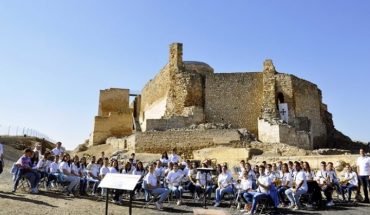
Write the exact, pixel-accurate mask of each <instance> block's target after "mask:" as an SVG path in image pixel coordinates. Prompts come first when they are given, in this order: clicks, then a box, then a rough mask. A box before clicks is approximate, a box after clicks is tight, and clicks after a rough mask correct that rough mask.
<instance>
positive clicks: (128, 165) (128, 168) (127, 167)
mask: <svg viewBox="0 0 370 215" xmlns="http://www.w3.org/2000/svg"><path fill="white" fill-rule="evenodd" d="M130 169H131V163H130V162H126V164H125V170H130Z"/></svg>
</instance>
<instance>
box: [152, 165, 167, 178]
mask: <svg viewBox="0 0 370 215" xmlns="http://www.w3.org/2000/svg"><path fill="white" fill-rule="evenodd" d="M154 165H155V170H154V171H155V172H154V174H155V175H156V176H157V179H158V181H160V180H162V178H164V175H165V169H164V168H163V167H162V162H161V161H160V160H158V161H157V162H156V163H155V164H154Z"/></svg>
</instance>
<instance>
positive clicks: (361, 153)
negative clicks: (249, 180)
mask: <svg viewBox="0 0 370 215" xmlns="http://www.w3.org/2000/svg"><path fill="white" fill-rule="evenodd" d="M360 155H361V156H362V157H365V150H364V149H363V148H361V149H360Z"/></svg>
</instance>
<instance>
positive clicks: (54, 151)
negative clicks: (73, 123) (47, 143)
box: [51, 142, 64, 156]
mask: <svg viewBox="0 0 370 215" xmlns="http://www.w3.org/2000/svg"><path fill="white" fill-rule="evenodd" d="M61 147H62V143H61V142H57V146H56V147H55V148H54V149H52V150H51V153H52V154H53V155H59V156H60V155H61V154H62V153H64V151H63V149H62V148H61Z"/></svg>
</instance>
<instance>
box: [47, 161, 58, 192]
mask: <svg viewBox="0 0 370 215" xmlns="http://www.w3.org/2000/svg"><path fill="white" fill-rule="evenodd" d="M48 173H49V175H48V181H47V182H46V190H50V186H51V183H52V182H56V181H57V180H58V175H59V155H55V156H54V159H53V162H51V164H50V165H49V169H48ZM53 186H55V184H53Z"/></svg>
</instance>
